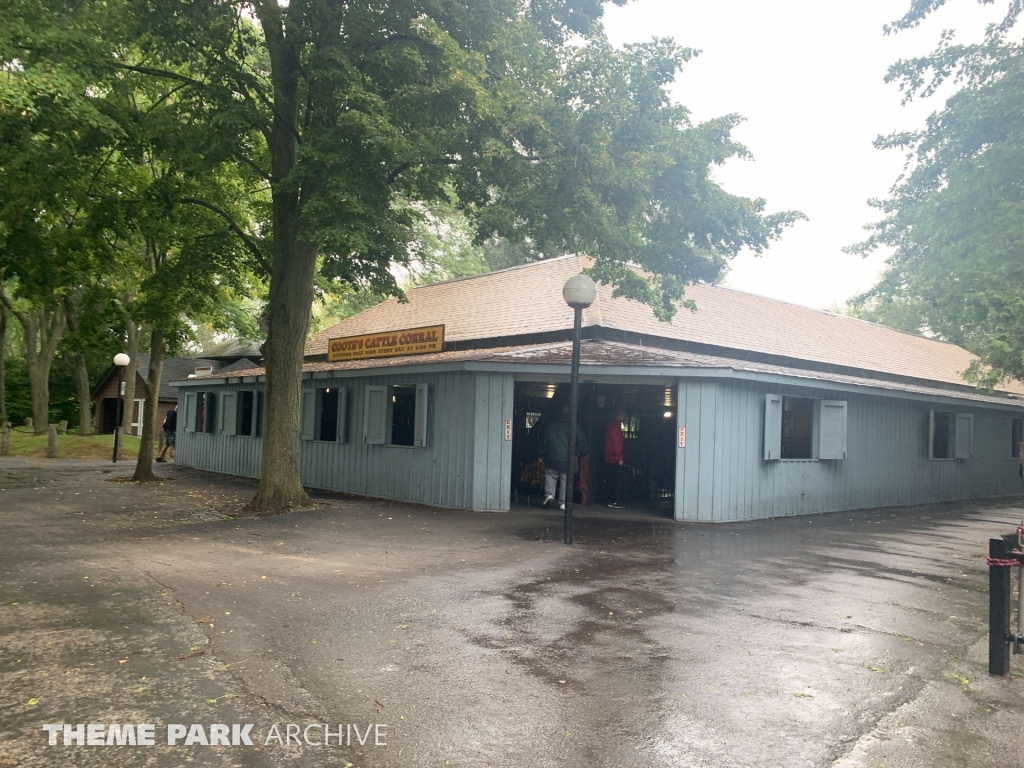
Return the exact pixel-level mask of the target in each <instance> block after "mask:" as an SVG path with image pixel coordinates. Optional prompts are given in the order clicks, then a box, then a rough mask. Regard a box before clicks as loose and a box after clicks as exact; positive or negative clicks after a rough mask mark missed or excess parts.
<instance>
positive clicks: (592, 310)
mask: <svg viewBox="0 0 1024 768" xmlns="http://www.w3.org/2000/svg"><path fill="white" fill-rule="evenodd" d="M588 264H589V260H588V259H586V258H585V257H581V256H566V257H562V258H558V259H549V260H546V261H540V262H535V263H532V264H527V265H524V266H521V267H513V268H511V269H506V270H501V271H498V272H490V273H486V274H483V275H478V276H474V277H468V278H463V279H460V280H452V281H449V282H444V283H435V284H433V285H426V286H422V287H419V288H413V289H412V290H410V291H408V292H407V294H406V296H407V299H408V301H407V302H405V303H401V302H399V301H398V300H397V299H393V298H392V299H388V300H387V301H385V302H383V303H382V304H378V305H377V306H374V307H371V308H370V309H367V310H366V311H364V312H361V313H359V314H358V315H355V316H353V317H350V318H348V319H347V320H343V321H342V322H340V323H338V324H336V325H334V326H332V327H330V328H328V329H326V330H324V331H321V332H320V333H318V334H316V335H315V336H313V337H312V339H311V340H310V342H309V345H308V347H307V350H306V353H307V354H308V355H324V354H326V353H327V343H328V340H330V339H333V338H339V337H342V336H356V335H360V334H364V333H375V332H382V331H389V330H397V329H401V328H413V327H418V326H426V325H436V324H442V323H443V324H444V325H445V341H446V342H458V341H469V340H475V339H496V338H502V337H505V338H507V337H515V336H524V335H528V334H539V333H545V332H552V331H567V330H570V329H571V328H572V310H570V309H569V308H568V307H567V306H566V305H565V302H564V301H563V299H562V285H563V284H564V283H565V281H566V280H567V279H569V278H570V277H571V276H573V275H575V274H578V273H579V272H580V271H581V270H582V269H584V268H585V267H586V266H588ZM687 297H688V298H691V299H693V300H694V301H695V302H696V305H697V310H696V311H695V312H690V311H688V310H685V309H682V310H680V311H679V312H677V313H676V315H675V317H674V318H673V320H672V322H671V323H664V322H661V321H659V320H658V319H657V318H656V317H655V316H654V313H653V312H652V311H651V308H650V307H648V306H646V305H644V304H640V303H638V302H635V301H630V300H628V299H624V298H614V297H613V296H612V287H611V286H607V285H602V286H598V298H597V301H596V302H594V304H593V305H592V306H591V307H589V308H588V309H587V310H586V311H585V312H584V316H583V325H584V327H597V326H600V327H603V328H608V329H614V330H618V331H627V332H631V333H638V334H644V335H649V336H658V337H662V338H666V339H671V340H673V341H682V342H691V343H696V344H703V345H713V346H716V347H721V348H723V349H725V350H737V351H745V352H753V353H758V354H764V355H773V356H783V357H788V358H793V359H795V360H805V361H808V362H813V363H819V364H826V365H835V366H842V367H846V368H855V369H860V370H864V371H872V372H875V373H878V374H883V375H891V376H899V377H909V378H914V379H921V380H926V381H934V382H941V383H944V384H956V385H960V386H963V385H964V384H965V382H964V380H963V378H962V376H961V373H962V372H963V371H965V370H966V369H967V368H968V366H969V365H970V363H971V361H972V360H974V359H975V358H974V356H973V355H971V353H969V352H968V351H967V350H965V349H963V348H961V347H958V346H956V345H955V344H949V343H946V342H942V341H937V340H934V339H928V338H924V337H922V336H915V335H913V334H909V333H903V332H901V331H896V330H893V329H891V328H887V327H885V326H882V325H877V324H875V323H869V322H866V321H863V320H858V319H856V318H852V317H846V316H843V315H837V314H835V313H832V312H826V311H823V310H815V309H810V308H808V307H802V306H798V305H796V304H789V303H786V302H783V301H778V300H776V299H768V298H765V297H763V296H756V295H754V294H750V293H743V292H742V291H736V290H732V289H729V288H721V287H717V286H712V285H705V284H697V285H692V286H689V287H688V288H687ZM374 362H376V364H378V365H379V364H381V361H380V360H377V361H374ZM999 389H1001V390H1005V391H1010V392H1024V385H1021V384H1020V383H1018V382H1008V383H1006V384H1004V385H1002V386H1000V387H999Z"/></svg>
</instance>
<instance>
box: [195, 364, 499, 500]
mask: <svg viewBox="0 0 1024 768" xmlns="http://www.w3.org/2000/svg"><path fill="white" fill-rule="evenodd" d="M410 384H427V385H429V397H428V414H427V446H426V447H425V448H412V447H404V446H391V445H367V444H366V443H365V442H363V421H364V418H365V410H364V403H365V397H366V388H367V387H369V386H373V385H410ZM302 385H303V389H313V388H319V387H345V388H346V389H347V391H348V418H347V420H346V421H347V427H348V429H347V434H346V435H345V438H346V439H345V441H344V442H324V441H316V440H303V441H302V446H301V475H302V482H303V484H304V485H305V486H307V487H309V488H317V489H322V490H331V491H344V492H347V493H353V494H358V495H363V496H372V497H376V498H384V499H393V500H396V501H408V502H415V503H420V504H430V505H433V506H440V507H457V508H463V509H478V510H491V511H508V508H509V497H510V489H511V477H510V473H511V465H512V460H511V457H512V444H511V442H507V443H506V441H505V440H504V432H503V429H504V419H506V418H508V419H511V418H512V393H513V377H512V376H511V375H490V374H480V375H477V374H473V373H465V372H454V373H444V374H429V375H420V376H416V375H394V376H373V377H344V376H337V377H334V378H322V379H304V380H303V382H302ZM262 386H263V385H255V384H248V385H247V384H239V385H223V384H222V385H211V386H210V387H209V390H210V391H214V392H216V393H217V395H218V396H220V395H221V394H222V393H224V392H231V391H237V390H245V389H256V388H257V387H259V388H262ZM181 391H182V398H181V400H182V402H185V399H186V398H185V397H184V394H185V393H186V392H195V391H198V390H197V389H196V388H192V387H183V388H182V390H181ZM499 424H500V425H501V429H499V428H498V425H499ZM177 439H178V453H177V461H178V463H180V464H185V465H188V466H192V467H196V468H199V469H208V470H212V471H214V472H224V473H226V474H234V475H244V476H247V477H258V476H259V471H260V459H261V447H262V439H261V438H250V437H242V436H234V435H223V434H219V433H218V434H197V433H194V432H185V431H184V419H183V418H182V419H181V421H180V422H179V430H178V436H177Z"/></svg>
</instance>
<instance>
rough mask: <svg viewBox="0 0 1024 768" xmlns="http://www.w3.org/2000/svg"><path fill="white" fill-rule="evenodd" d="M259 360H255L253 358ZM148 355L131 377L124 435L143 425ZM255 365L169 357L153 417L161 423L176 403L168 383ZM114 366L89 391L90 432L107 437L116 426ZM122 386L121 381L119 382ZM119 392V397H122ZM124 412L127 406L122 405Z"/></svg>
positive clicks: (174, 390)
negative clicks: (127, 425) (132, 386)
mask: <svg viewBox="0 0 1024 768" xmlns="http://www.w3.org/2000/svg"><path fill="white" fill-rule="evenodd" d="M256 359H257V360H258V359H259V358H258V357H257V358H256ZM149 361H150V356H149V354H148V353H141V354H140V355H139V360H138V369H137V371H136V374H135V396H134V398H133V400H132V402H131V404H130V407H131V413H132V424H131V428H130V429H129V430H128V432H127V434H130V435H141V434H142V422H143V411H144V408H143V403H144V402H145V400H146V379H147V378H148V377H149ZM255 365H256V363H255V362H253V361H252V360H249V359H248V358H245V357H242V358H238V357H235V358H228V359H227V360H225V359H223V358H205V357H171V358H167V359H165V360H164V367H163V371H162V375H161V377H160V399H159V403H160V406H159V409H158V412H157V418H158V420H159V423H160V424H163V421H164V417H165V416H166V415H167V412H168V411H169V410H171V409H172V408H173V407H174V406H175V405H177V404H178V389H177V388H176V387H172V386H171V384H170V383H171V382H172V381H177V380H178V379H185V378H188V377H189V376H196V375H208V374H212V373H214V372H215V371H224V372H230V371H232V370H242V369H246V368H252V367H253V366H255ZM117 381H118V376H117V367H116V366H113V365H112V366H110V368H108V369H107V370H106V371H104V372H103V375H102V376H100V379H99V381H98V382H97V383H96V386H94V387H93V389H92V402H93V430H94V431H95V432H97V433H99V434H103V435H106V434H111V433H112V432H113V431H114V428H115V427H116V426H117V401H118V391H117ZM122 384H123V382H122ZM123 391H124V390H123V389H122V394H123ZM123 407H124V408H125V410H127V409H128V408H129V403H125V404H124V406H123Z"/></svg>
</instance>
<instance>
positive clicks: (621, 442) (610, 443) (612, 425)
mask: <svg viewBox="0 0 1024 768" xmlns="http://www.w3.org/2000/svg"><path fill="white" fill-rule="evenodd" d="M626 418H627V417H626V412H625V411H616V412H615V415H614V416H613V417H612V418H611V420H610V421H609V422H608V423H607V424H605V425H604V466H605V471H606V475H605V477H607V478H608V506H609V507H611V508H612V509H622V485H623V483H624V481H625V479H626V461H625V457H624V456H623V451H624V449H625V447H626V440H625V438H624V437H623V436H622V422H624V421H625V420H626Z"/></svg>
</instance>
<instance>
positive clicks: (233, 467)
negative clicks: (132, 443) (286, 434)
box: [174, 384, 264, 477]
mask: <svg viewBox="0 0 1024 768" xmlns="http://www.w3.org/2000/svg"><path fill="white" fill-rule="evenodd" d="M263 386H264V385H263V384H217V385H212V384H211V385H210V386H209V387H205V388H197V387H181V388H179V390H178V392H179V398H178V401H179V405H178V431H177V433H176V434H175V436H174V443H175V445H174V462H175V463H176V464H183V465H185V466H189V467H196V468H197V469H208V470H210V471H211V472H223V473H224V474H226V475H241V476H242V477H259V476H260V464H261V462H262V461H263V438H262V437H247V436H245V435H222V434H220V432H219V431H218V432H214V433H205V432H186V431H185V424H186V422H188V423H192V422H194V421H195V414H194V413H187V412H186V410H185V409H186V403H187V402H188V398H187V397H186V395H187V394H188V393H191V392H199V391H204V392H205V391H209V392H215V393H216V396H217V404H216V405H215V406H214V407H215V408H217V407H219V406H220V405H221V402H220V398H221V396H222V395H223V394H224V393H225V392H259V391H261V390H262V389H263Z"/></svg>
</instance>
